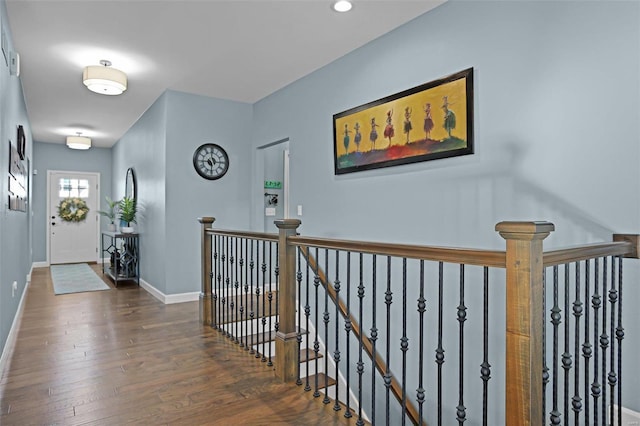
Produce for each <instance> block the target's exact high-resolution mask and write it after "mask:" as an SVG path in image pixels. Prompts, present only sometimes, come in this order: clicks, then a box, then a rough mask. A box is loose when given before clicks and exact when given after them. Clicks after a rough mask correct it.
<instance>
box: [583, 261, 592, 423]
mask: <svg viewBox="0 0 640 426" xmlns="http://www.w3.org/2000/svg"><path fill="white" fill-rule="evenodd" d="M589 264H590V262H589V260H585V262H584V275H585V278H584V304H585V309H584V343H583V344H582V357H583V358H584V420H585V423H587V422H588V421H589V362H590V359H591V355H592V352H593V351H592V348H591V342H590V340H589V339H590V338H591V336H590V335H589V324H590V322H589V311H590V309H589V299H590V297H589V294H590V293H591V291H590V287H591V286H590V282H589V278H590V273H589V272H590V271H589Z"/></svg>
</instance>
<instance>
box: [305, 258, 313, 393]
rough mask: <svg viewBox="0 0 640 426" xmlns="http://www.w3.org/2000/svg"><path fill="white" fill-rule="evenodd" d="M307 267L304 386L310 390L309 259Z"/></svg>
mask: <svg viewBox="0 0 640 426" xmlns="http://www.w3.org/2000/svg"><path fill="white" fill-rule="evenodd" d="M307 250H309V249H307ZM307 253H309V254H311V252H310V251H307ZM306 264H307V267H306V270H307V273H306V278H305V280H306V287H307V291H306V295H305V302H304V316H305V320H306V323H305V327H306V331H307V344H306V346H307V349H306V350H305V353H306V354H307V355H306V357H307V360H306V362H305V364H306V367H307V377H306V379H305V386H304V390H305V391H307V392H309V391H310V390H311V385H310V384H309V317H310V316H311V306H310V305H309V261H308V260H307V262H306Z"/></svg>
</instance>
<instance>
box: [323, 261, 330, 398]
mask: <svg viewBox="0 0 640 426" xmlns="http://www.w3.org/2000/svg"><path fill="white" fill-rule="evenodd" d="M324 276H325V279H326V280H327V287H326V288H325V289H324V313H323V314H322V321H323V322H324V344H325V351H326V354H327V355H329V319H330V318H329V286H330V285H331V283H329V249H325V250H324ZM322 402H323V403H324V404H328V403H330V402H331V400H330V399H329V357H328V356H325V357H324V398H322Z"/></svg>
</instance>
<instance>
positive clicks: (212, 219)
mask: <svg viewBox="0 0 640 426" xmlns="http://www.w3.org/2000/svg"><path fill="white" fill-rule="evenodd" d="M215 220H216V218H215V217H209V216H204V217H199V218H198V222H200V223H203V224H204V223H213V222H215Z"/></svg>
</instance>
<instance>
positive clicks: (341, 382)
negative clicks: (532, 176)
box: [200, 218, 638, 425]
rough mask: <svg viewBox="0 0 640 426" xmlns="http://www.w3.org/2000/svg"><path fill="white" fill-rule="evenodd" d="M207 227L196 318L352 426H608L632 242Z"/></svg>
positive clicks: (511, 231)
mask: <svg viewBox="0 0 640 426" xmlns="http://www.w3.org/2000/svg"><path fill="white" fill-rule="evenodd" d="M213 221H214V220H213V218H201V219H200V222H201V223H202V293H201V297H200V301H201V303H200V306H201V319H202V321H203V323H204V324H207V325H211V326H212V327H214V328H215V329H218V330H220V332H222V333H224V334H225V335H226V336H228V337H229V338H230V339H232V340H233V341H234V342H236V343H237V344H238V345H240V346H241V347H243V348H244V349H245V350H246V351H247V352H249V353H250V354H252V356H254V357H256V358H258V359H260V360H261V361H262V362H265V363H266V364H267V365H269V366H271V365H273V368H274V369H275V371H276V375H277V376H278V377H280V378H281V379H282V380H284V381H287V382H293V383H297V384H298V385H300V386H301V387H302V389H303V390H304V391H308V392H313V395H314V396H315V397H318V398H321V400H322V402H324V403H325V404H332V405H333V408H334V410H336V411H339V410H343V411H344V415H345V417H352V418H353V421H354V422H355V423H356V424H364V423H366V422H370V423H372V424H375V423H376V422H380V423H385V424H405V423H407V422H409V423H414V424H438V425H442V424H445V425H448V424H452V423H455V422H457V423H458V424H460V425H462V424H463V423H464V422H467V424H483V425H495V424H509V425H511V424H518V425H541V424H544V423H550V424H570V423H573V424H588V423H593V424H601V425H606V424H608V422H611V423H613V415H614V413H613V411H612V410H610V409H609V407H610V406H613V405H614V404H616V405H618V406H620V402H621V401H622V394H621V389H622V388H621V385H620V383H621V379H622V343H623V338H624V328H623V326H622V288H623V281H622V277H623V274H622V273H623V260H622V258H623V257H634V258H637V252H638V237H637V236H636V235H617V236H615V240H616V241H614V242H611V243H604V244H592V245H585V246H581V247H574V248H571V249H566V250H556V251H551V252H544V251H543V240H544V239H545V238H546V237H547V236H548V235H549V233H550V232H552V231H553V230H554V227H553V225H552V224H550V223H539V222H502V223H500V224H498V225H496V230H497V231H498V232H499V233H500V235H501V236H502V237H504V238H505V240H506V250H505V251H488V250H475V249H456V248H441V247H428V246H415V245H402V244H388V243H373V242H362V241H347V240H332V239H324V238H312V237H305V236H299V235H297V234H296V230H297V228H298V226H299V225H300V221H298V220H280V221H276V225H277V226H278V228H279V231H280V232H279V234H262V233H251V232H241V231H224V230H217V229H214V228H213V227H212V226H211V225H212V223H213ZM505 302H506V303H505ZM561 370H562V371H561ZM274 404H277V401H274Z"/></svg>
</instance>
